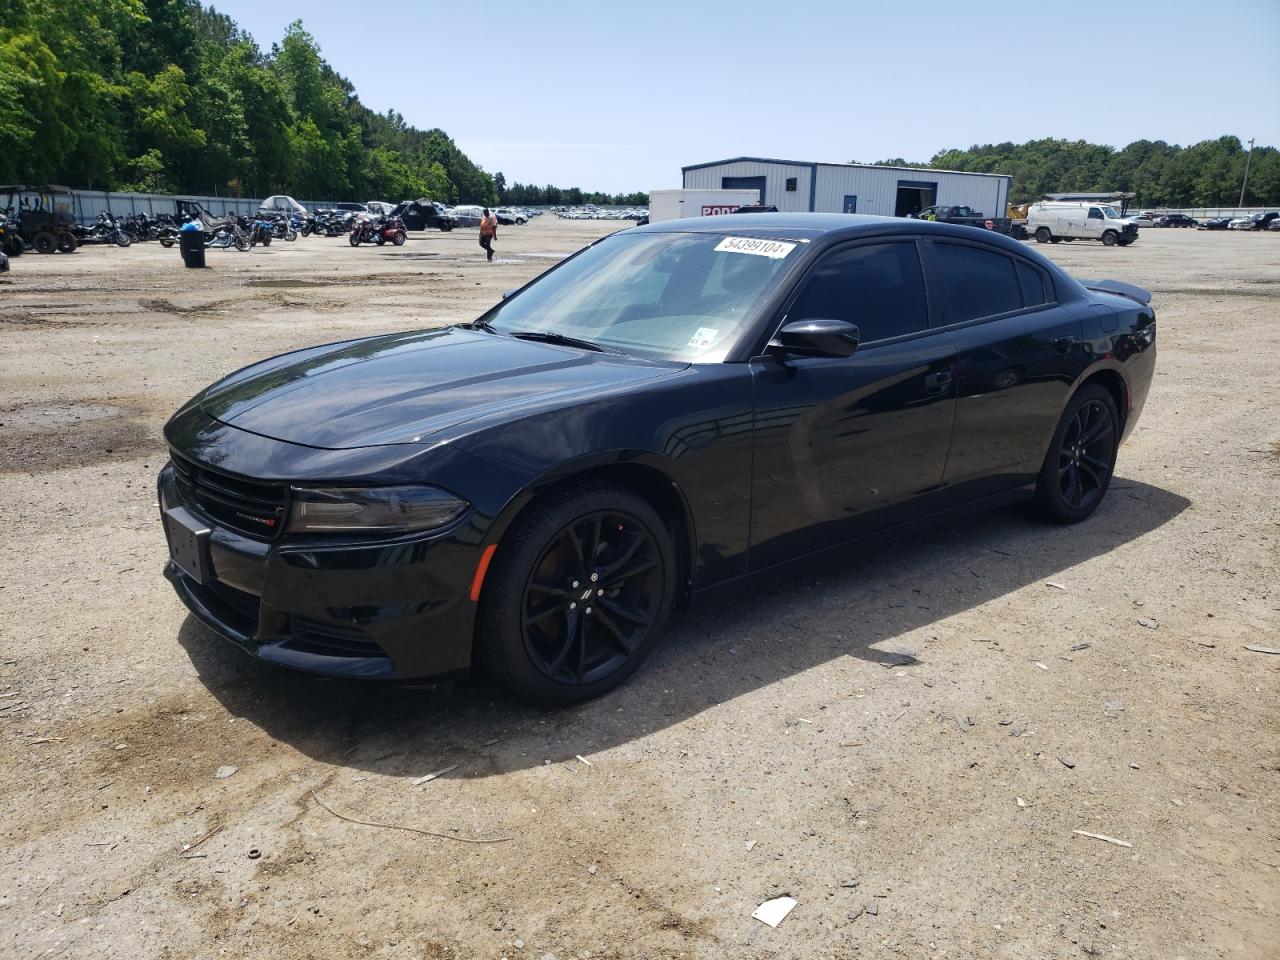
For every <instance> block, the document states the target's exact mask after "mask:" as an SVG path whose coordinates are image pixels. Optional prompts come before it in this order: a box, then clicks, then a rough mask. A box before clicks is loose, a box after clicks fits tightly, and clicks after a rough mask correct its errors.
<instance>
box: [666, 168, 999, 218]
mask: <svg viewBox="0 0 1280 960" xmlns="http://www.w3.org/2000/svg"><path fill="white" fill-rule="evenodd" d="M682 170H683V173H684V187H685V189H686V190H732V189H743V188H746V189H750V190H759V191H760V202H761V203H765V204H772V205H773V206H775V207H777V208H778V209H779V210H781V211H784V212H788V213H800V212H805V211H809V212H814V213H869V214H873V215H879V216H883V217H905V216H907V214H910V213H916V212H918V211H920V210H922V209H924V208H925V207H928V206H931V205H932V204H935V203H943V204H948V205H951V206H960V205H964V206H968V207H972V208H973V209H975V210H978V211H981V212H982V213H984V214H987V215H988V216H993V217H1000V216H1004V212H1005V204H1006V203H1007V202H1008V200H1009V183H1010V180H1011V179H1012V178H1010V177H1007V176H1004V175H1003V174H995V173H961V172H959V171H955V170H930V169H927V168H921V167H876V166H870V165H865V164H859V163H805V162H801V161H798V160H770V159H767V158H765V157H734V158H733V159H732V160H717V161H715V162H713V163H695V164H694V165H693V166H691V167H684V168H682Z"/></svg>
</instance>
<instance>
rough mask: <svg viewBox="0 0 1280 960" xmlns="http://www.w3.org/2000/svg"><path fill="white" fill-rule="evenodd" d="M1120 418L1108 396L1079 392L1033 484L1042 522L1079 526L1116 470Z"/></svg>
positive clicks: (1090, 387)
mask: <svg viewBox="0 0 1280 960" xmlns="http://www.w3.org/2000/svg"><path fill="white" fill-rule="evenodd" d="M1119 442H1120V417H1119V414H1118V413H1117V412H1116V403H1115V400H1114V399H1112V396H1111V394H1110V393H1109V392H1108V391H1107V390H1106V389H1105V388H1103V387H1102V386H1099V385H1098V384H1087V385H1085V386H1084V387H1082V388H1081V389H1080V390H1079V391H1078V392H1077V393H1076V395H1075V396H1074V397H1072V398H1071V402H1070V403H1068V404H1067V409H1066V411H1065V412H1064V413H1063V414H1062V419H1061V420H1060V421H1059V423H1058V429H1057V430H1055V431H1054V434H1053V440H1052V441H1051V442H1050V444H1049V452H1048V454H1046V455H1045V458H1044V465H1043V466H1042V467H1041V468H1040V477H1039V480H1038V481H1037V483H1036V494H1035V504H1036V507H1037V508H1038V510H1039V512H1040V513H1041V515H1042V516H1044V517H1045V519H1048V520H1052V521H1055V522H1057V523H1079V522H1080V521H1081V520H1083V519H1085V518H1086V517H1088V516H1089V514H1091V513H1093V511H1094V510H1096V509H1097V508H1098V504H1100V503H1101V502H1102V498H1103V497H1104V496H1106V493H1107V488H1108V487H1109V486H1110V485H1111V476H1112V473H1113V472H1114V470H1115V465H1116V450H1117V448H1118V445H1119Z"/></svg>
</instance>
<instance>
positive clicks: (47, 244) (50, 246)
mask: <svg viewBox="0 0 1280 960" xmlns="http://www.w3.org/2000/svg"><path fill="white" fill-rule="evenodd" d="M31 245H32V246H33V247H35V248H36V253H53V252H54V251H55V250H57V249H58V238H57V237H55V236H54V235H53V234H52V233H50V232H49V231H47V230H42V231H40V232H39V233H37V234H36V235H35V236H34V237H33V238H32V239H31Z"/></svg>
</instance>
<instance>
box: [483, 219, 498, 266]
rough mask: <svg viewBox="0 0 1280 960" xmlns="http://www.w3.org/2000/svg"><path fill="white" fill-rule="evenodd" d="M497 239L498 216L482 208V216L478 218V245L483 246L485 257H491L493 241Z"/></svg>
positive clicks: (489, 258) (488, 258)
mask: <svg viewBox="0 0 1280 960" xmlns="http://www.w3.org/2000/svg"><path fill="white" fill-rule="evenodd" d="M497 239H498V218H497V216H496V215H494V214H492V213H490V212H489V208H488V207H485V208H484V216H482V217H481V218H480V246H482V247H484V252H485V259H486V260H492V259H493V241H494V240H497Z"/></svg>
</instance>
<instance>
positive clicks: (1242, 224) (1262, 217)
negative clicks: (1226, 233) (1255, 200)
mask: <svg viewBox="0 0 1280 960" xmlns="http://www.w3.org/2000/svg"><path fill="white" fill-rule="evenodd" d="M1277 217H1280V213H1274V212H1273V213H1255V214H1253V215H1252V216H1249V217H1239V218H1238V219H1235V220H1232V221H1231V222H1230V223H1229V224H1227V229H1228V230H1266V229H1267V227H1269V226H1271V222H1272V221H1273V220H1275V219H1276V218H1277Z"/></svg>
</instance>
